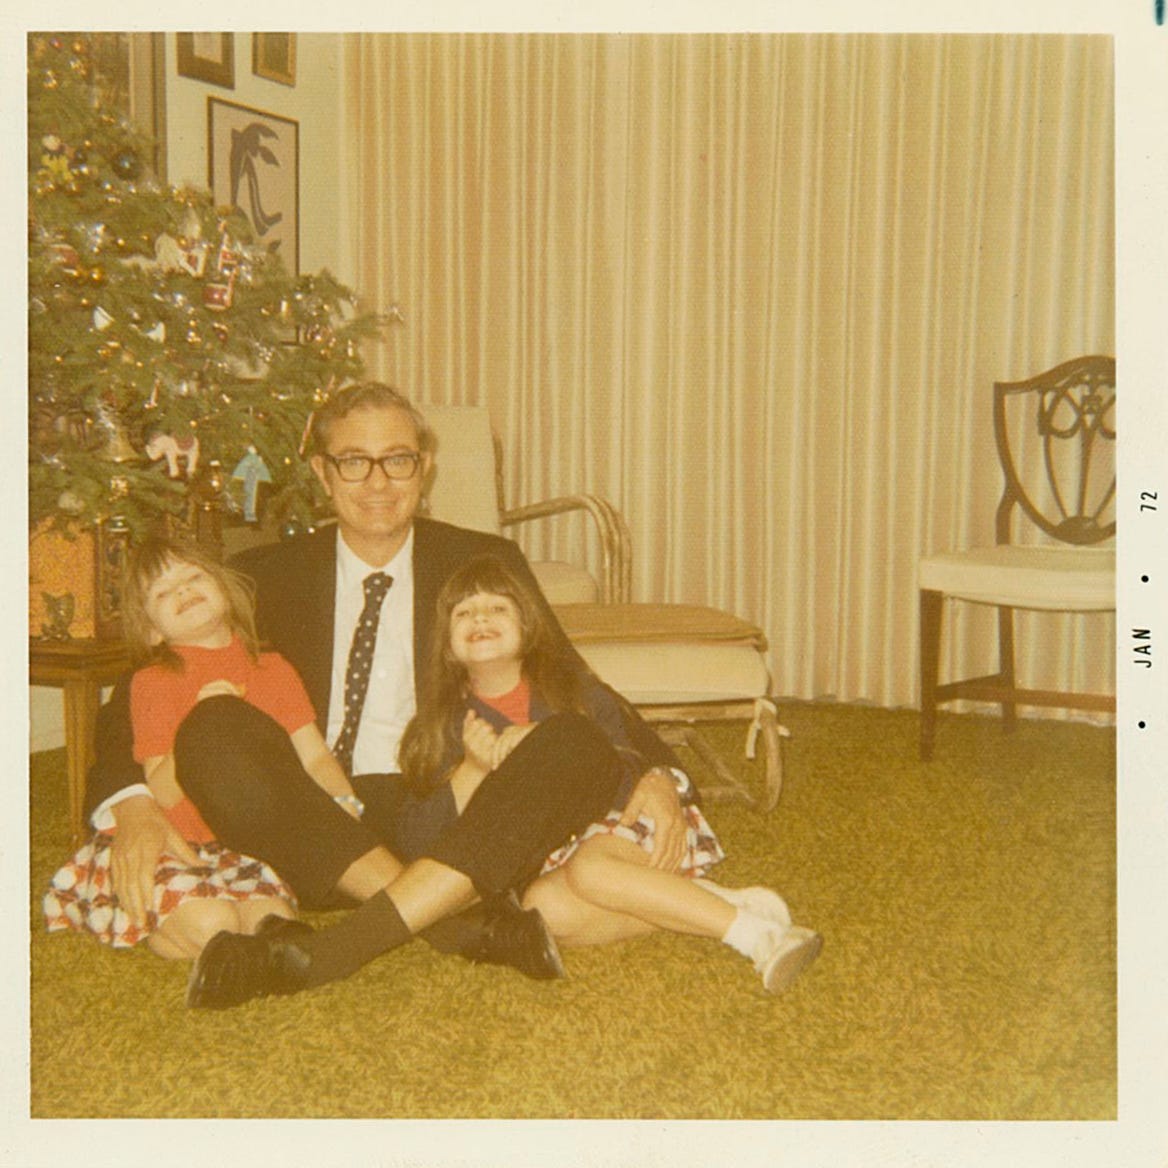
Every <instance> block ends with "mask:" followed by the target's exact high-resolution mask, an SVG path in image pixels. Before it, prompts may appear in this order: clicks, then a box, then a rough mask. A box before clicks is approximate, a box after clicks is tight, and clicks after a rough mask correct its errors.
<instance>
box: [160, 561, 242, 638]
mask: <svg viewBox="0 0 1168 1168" xmlns="http://www.w3.org/2000/svg"><path fill="white" fill-rule="evenodd" d="M145 610H146V616H147V618H148V619H149V621H150V625H151V643H152V644H155V645H158V644H161V643H162V642H163V641H165V642H166V643H167V644H168V645H194V646H198V647H200V648H203V649H222V648H224V647H225V646H227V645H229V644H230V643H231V637H232V629H231V605H230V603H229V601H228V599H227V595H226V593H224V591H223V589H222V588H221V587H220V586H219V583H218V581H217V580H215V578H214V577H213V576H211V575H209V574H208V573H207V572H206V571H204V570H203V569H202V568H200V567H197V566H196V565H194V564H187V563H184V562H183V561H181V560H173V559H172V560H168V561H167V562H166V565H165V566H164V567H163V569H162V571H161V572H159V573H158V575H157V576H156V577H155V578H154V580H153V581H152V582H151V584H150V587H149V588H148V589H147V591H146V603H145Z"/></svg>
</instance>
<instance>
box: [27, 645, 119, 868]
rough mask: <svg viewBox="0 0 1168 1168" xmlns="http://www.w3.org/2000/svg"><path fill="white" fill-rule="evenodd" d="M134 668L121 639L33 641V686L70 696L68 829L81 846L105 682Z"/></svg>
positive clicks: (30, 647) (30, 670) (67, 705)
mask: <svg viewBox="0 0 1168 1168" xmlns="http://www.w3.org/2000/svg"><path fill="white" fill-rule="evenodd" d="M129 667H130V657H129V654H128V653H127V651H126V646H125V645H124V644H123V643H122V642H121V641H94V640H76V641H34V640H30V641H29V643H28V679H29V683H30V684H32V685H51V686H57V687H59V688H60V689H62V690H63V691H64V695H65V759H66V767H67V772H68V778H69V833H70V836H71V837H72V840H73V843H74V846H76V845H77V844H78V843H79V842H80V841H81V838H82V836H83V834H84V828H85V823H84V812H85V780H86V775H87V773H88V771H89V768H90V766H91V765H92V764H93V735H94V731H95V729H96V726H97V708H98V706H99V704H100V703H101V687H102V686H103V685H112V684H113V683H114V682H115V681H117V679H118V678H119V677H121V675H122V674H123V673H125V672H126V670H127V669H129Z"/></svg>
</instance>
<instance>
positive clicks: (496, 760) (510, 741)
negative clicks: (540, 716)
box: [491, 723, 535, 770]
mask: <svg viewBox="0 0 1168 1168" xmlns="http://www.w3.org/2000/svg"><path fill="white" fill-rule="evenodd" d="M534 729H535V724H534V723H532V724H531V725H528V726H508V727H506V728H505V729H504V730H503V731H502V732H501V733H500V734H499V735H498V737H497V738H496V740H495V752H494V756H493V761H492V764H491V770H494V769H495V768H496V767H498V766H500V765H502V762H503V759H505V758H506V757H507V755H509V754H510V753H511V752H512V751H513V750H514V749H515V748H516V747H517V746H518V745H519V744H520V743H521V742H522V741H523V740H524V739H525V738H526V737H527V736H528V735H529V734H530V733H531V732H532V731H533V730H534Z"/></svg>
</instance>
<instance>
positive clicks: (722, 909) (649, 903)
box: [562, 835, 736, 940]
mask: <svg viewBox="0 0 1168 1168" xmlns="http://www.w3.org/2000/svg"><path fill="white" fill-rule="evenodd" d="M562 871H563V872H564V874H565V877H566V881H567V885H568V887H569V889H570V890H571V891H572V892H573V893H574V894H575V896H576V897H577V898H579V899H580V900H582V901H585V902H587V903H588V904H591V905H594V906H595V907H596V908H599V909H605V910H607V911H608V912H610V913H620V914H623V915H625V916H630V917H634V918H636V919H637V920H639V921H642V922H644V923H645V924H647V925H651V926H652V927H654V928H658V929H668V930H669V931H670V932H672V933H690V934H693V935H695V936H699V937H713V938H715V939H716V940H720V939H721V938H722V937H724V936H725V934H726V930H727V929H728V928H729V927H730V925H731V924H732V923H733V921H734V917H735V914H736V910H735V908H734V906H733V905H731V904H728V903H727V902H726V901H724V900H722V899H721V898H720V897H717V896H715V895H714V894H713V893H711V892H708V891H706V889H704V888H701V887H699V886H698V885H696V884H694V882H693V881H692V880H691V879H689V877H687V876H681V875H679V874H677V873H675V872H662V871H660V870H659V869H657V868H651V867H649V856H648V854H647V853H646V852H645V851H644V849H643V848H641V847H639V846H638V845H637V844H635V843H633V842H632V841H631V840H626V839H622V838H621V837H620V836H615V835H598V836H593V837H592V838H591V839H589V840H586V841H585V842H584V843H583V844H581V845H580V847H579V848H578V849H577V850H576V852H575V854H574V855H573V856H572V858H571V859H570V860H569V861H568V862H567V864H566V865H565V866H564V868H563V869H562Z"/></svg>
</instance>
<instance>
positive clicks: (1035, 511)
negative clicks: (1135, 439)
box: [919, 356, 1116, 760]
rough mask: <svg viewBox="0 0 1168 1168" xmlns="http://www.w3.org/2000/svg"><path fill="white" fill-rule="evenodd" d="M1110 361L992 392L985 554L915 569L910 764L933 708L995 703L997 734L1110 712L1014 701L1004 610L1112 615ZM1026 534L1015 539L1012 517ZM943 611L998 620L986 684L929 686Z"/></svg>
mask: <svg viewBox="0 0 1168 1168" xmlns="http://www.w3.org/2000/svg"><path fill="white" fill-rule="evenodd" d="M1115 397H1116V386H1115V358H1114V357H1103V356H1088V357H1077V358H1075V359H1074V360H1071V361H1066V362H1064V363H1063V364H1061V365H1058V366H1056V367H1055V368H1053V369H1049V370H1047V371H1046V372H1045V373H1040V374H1039V375H1038V376H1037V377H1031V378H1029V379H1027V380H1025V381H1002V382H998V383H997V384H996V385H995V386H994V402H993V409H994V439H995V441H996V443H997V448H998V458H999V461H1000V462H1001V466H1002V474H1003V476H1004V479H1005V487H1004V489H1003V491H1002V497H1001V501H1000V502H999V504H998V509H997V514H996V517H995V537H996V544H995V546H993V547H980V548H969V549H966V550H963V551H953V552H941V553H936V554H933V555H927V556H924V557H922V559H921V561H920V568H919V586H920V619H921V631H920V638H921V639H920V649H921V660H920V668H921V758H922V759H925V760H928V759H929V758H931V757H932V753H933V741H934V737H935V734H936V721H937V707H938V705H940V704H942V703H944V702H950V701H954V700H956V699H958V698H964V699H970V700H975V701H991V702H996V703H1000V704H1001V707H1002V720H1003V724H1004V726H1005V728H1006V729H1007V730H1012V729H1013V728H1014V724H1015V710H1016V707H1017V706H1019V705H1029V706H1059V707H1064V708H1068V709H1082V710H1100V711H1110V712H1114V710H1115V696H1114V694H1092V693H1075V692H1065V691H1056V690H1038V689H1021V688H1019V687H1018V685H1017V682H1016V678H1015V671H1014V609H1016V608H1022V609H1032V610H1038V611H1047V612H1074V613H1082V612H1112V613H1113V612H1114V611H1115V550H1114V546H1102V545H1105V544H1107V543H1108V541H1109V540H1111V539H1112V537H1113V536H1114V535H1115V429H1116V427H1115ZM1019 513H1020V514H1021V515H1023V516H1025V518H1026V519H1028V520H1030V523H1031V524H1032V526H1031V527H1029V528H1023V529H1022V530H1016V527H1019V526H1021V525H1016V523H1015V515H1016V514H1019ZM946 600H959V601H967V602H972V603H975V604H990V605H994V606H995V607H996V608H997V610H998V672H997V673H994V674H991V675H990V676H987V677H971V678H964V679H961V680H956V681H949V682H946V683H945V684H940V683H939V680H938V673H939V668H940V656H941V625H942V616H943V609H944V602H945V601H946Z"/></svg>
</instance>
